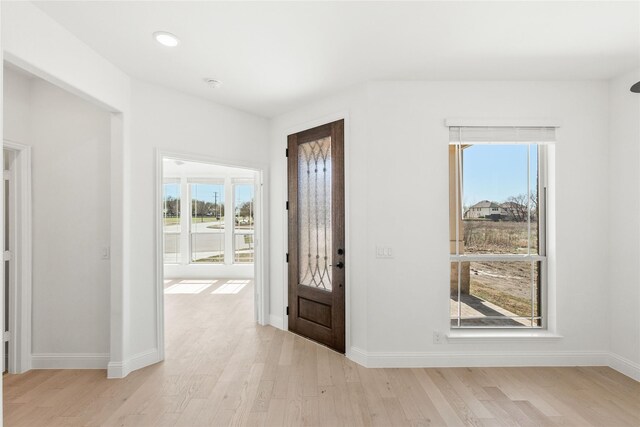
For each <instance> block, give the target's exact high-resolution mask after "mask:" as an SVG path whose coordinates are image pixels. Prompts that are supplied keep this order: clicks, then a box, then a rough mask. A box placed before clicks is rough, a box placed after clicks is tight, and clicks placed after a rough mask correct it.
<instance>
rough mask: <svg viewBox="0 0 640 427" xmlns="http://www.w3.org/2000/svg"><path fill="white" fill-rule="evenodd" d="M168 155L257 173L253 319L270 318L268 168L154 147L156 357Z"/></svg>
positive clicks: (161, 342) (161, 334) (161, 348)
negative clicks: (267, 227)
mask: <svg viewBox="0 0 640 427" xmlns="http://www.w3.org/2000/svg"><path fill="white" fill-rule="evenodd" d="M166 157H167V158H171V159H177V160H183V161H192V162H201V163H211V164H215V165H220V166H228V167H235V168H242V169H250V170H253V171H254V172H256V173H257V175H258V179H257V181H256V184H255V198H256V203H255V208H254V209H255V211H254V212H255V219H254V227H255V228H254V257H255V258H254V263H253V274H254V278H253V280H254V291H253V292H254V318H255V320H256V322H257V323H259V324H260V325H263V326H264V325H267V324H268V321H267V319H268V318H269V285H268V283H267V281H266V278H267V277H269V270H268V269H269V266H268V259H269V256H268V252H267V250H268V248H269V242H268V241H267V240H266V236H268V233H267V232H266V230H265V227H266V225H267V224H268V216H267V213H268V211H269V210H268V209H269V206H268V185H267V184H268V182H267V181H268V176H269V167H268V165H267V164H263V163H253V162H242V161H233V160H227V159H220V158H216V157H212V156H207V155H201V154H189V153H178V152H173V151H165V150H161V149H157V150H156V177H155V180H154V181H155V182H154V187H155V189H154V193H155V203H154V208H155V212H154V219H155V220H154V223H155V240H156V241H155V246H156V259H155V263H156V265H155V276H156V277H155V280H156V314H157V316H156V331H157V343H158V360H159V361H162V360H164V354H165V340H164V335H165V334H164V238H163V227H162V225H163V218H162V207H163V205H162V193H163V187H162V184H163V182H164V180H163V164H162V160H163V159H164V158H166Z"/></svg>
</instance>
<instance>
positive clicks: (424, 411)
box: [4, 282, 640, 427]
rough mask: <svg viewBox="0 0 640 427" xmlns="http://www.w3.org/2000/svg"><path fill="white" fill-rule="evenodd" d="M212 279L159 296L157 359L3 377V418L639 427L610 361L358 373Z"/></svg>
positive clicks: (628, 390)
mask: <svg viewBox="0 0 640 427" xmlns="http://www.w3.org/2000/svg"><path fill="white" fill-rule="evenodd" d="M221 285H223V283H222V282H217V283H215V284H213V285H212V286H210V287H208V288H207V289H205V290H204V291H202V292H200V293H199V294H184V295H183V294H172V295H167V296H166V323H167V327H166V341H167V352H166V361H165V362H164V363H160V364H158V365H155V366H151V367H148V368H145V369H142V370H140V371H136V372H133V373H132V374H130V375H129V376H128V377H127V378H125V379H122V380H107V379H106V378H105V372H104V371H62V370H50V371H42V370H40V371H38V370H34V371H31V372H28V373H26V374H23V375H9V376H5V378H4V405H5V406H4V410H5V425H6V426H30V427H31V426H58V425H60V426H62V425H64V426H76V425H78V426H80V425H109V426H116V425H117V426H207V425H214V426H225V425H267V426H279V425H291V426H299V425H310V426H316V425H317V426H339V425H345V426H358V425H377V426H393V425H416V426H417V425H453V426H458V425H482V426H484V425H499V426H512V425H513V426H515V425H520V426H534V425H573V426H591V425H597V426H639V425H640V385H639V384H638V383H637V382H634V381H633V380H631V379H629V378H627V377H625V376H623V375H621V374H619V373H617V372H615V371H613V370H611V369H609V368H596V367H594V368H490V369H489V368H473V369H466V368H458V369H366V368H363V367H361V366H358V365H357V364H355V363H353V362H350V361H349V360H347V359H346V358H345V357H343V356H341V355H338V354H336V353H334V352H332V351H330V350H328V349H326V348H324V347H321V346H319V345H316V344H314V343H312V342H309V341H307V340H305V339H302V338H300V337H298V336H295V335H292V334H290V333H287V332H282V331H280V330H277V329H275V328H272V327H261V326H256V325H255V324H254V323H253V320H252V317H253V307H252V293H253V289H252V285H251V284H248V285H247V286H245V287H244V288H243V289H242V290H241V291H240V293H238V294H212V292H213V290H214V289H217V288H218V287H219V286H221Z"/></svg>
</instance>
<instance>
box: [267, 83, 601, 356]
mask: <svg viewBox="0 0 640 427" xmlns="http://www.w3.org/2000/svg"><path fill="white" fill-rule="evenodd" d="M607 108H608V87H607V84H606V83H605V82H382V83H372V84H370V85H368V86H367V87H366V88H365V89H357V90H355V91H354V92H352V95H351V96H350V97H349V96H341V97H335V98H330V99H327V100H324V101H322V102H319V103H317V104H314V105H312V106H309V107H308V108H305V109H303V110H299V111H295V112H292V113H289V114H285V115H283V116H280V117H277V118H276V119H274V121H273V128H272V134H271V146H272V163H273V165H272V183H273V190H274V191H273V193H272V205H271V206H272V210H271V215H272V221H271V236H272V242H271V253H272V256H271V260H272V264H271V272H272V274H271V302H272V304H271V310H272V319H273V320H274V323H277V320H278V318H279V317H282V316H283V304H282V303H280V301H283V299H284V298H283V296H282V295H283V292H284V289H283V286H284V284H285V283H286V278H285V272H286V270H285V268H286V267H285V264H284V262H283V254H284V252H285V247H286V243H285V242H284V237H285V229H284V227H285V225H286V220H285V219H284V218H285V212H284V209H283V206H284V200H285V198H284V197H285V184H284V183H285V179H286V169H285V166H284V165H285V158H284V156H283V154H282V153H283V149H284V147H285V141H286V135H287V133H291V132H292V131H297V130H300V129H303V128H304V125H305V123H306V124H309V123H311V122H313V121H317V120H321V119H322V118H323V117H329V116H331V115H332V114H334V113H336V112H340V111H348V115H349V122H350V129H349V131H348V132H347V134H346V139H347V144H348V145H347V153H348V157H349V163H348V165H347V176H348V179H349V181H350V190H349V194H350V196H349V197H348V198H347V206H348V209H349V214H348V219H347V221H348V224H349V227H350V231H349V233H348V239H349V240H350V242H351V243H350V244H351V251H350V256H349V258H348V262H349V264H347V268H348V269H350V271H349V273H348V274H349V276H348V277H349V278H350V282H348V287H349V288H348V289H347V292H348V293H350V294H351V303H350V310H351V315H350V320H351V324H352V330H351V346H352V348H351V352H352V354H351V356H352V357H354V358H356V359H358V360H361V361H364V362H365V363H369V364H370V365H375V364H387V365H393V364H395V365H408V364H425V365H428V364H455V363H475V364H482V363H494V364H497V363H522V361H523V360H524V359H523V358H522V357H520V355H521V354H522V352H524V353H525V354H531V353H532V352H533V354H534V356H535V354H542V353H545V354H546V355H547V356H549V357H546V359H545V360H546V363H559V361H560V360H561V359H562V360H567V361H568V360H569V359H571V361H570V362H567V363H574V362H579V361H582V363H594V361H602V358H603V357H605V356H603V355H604V354H605V353H606V349H607V347H608V342H607V341H608V337H607V335H608V333H609V329H608V325H607V311H608V307H607V304H606V303H603V297H604V296H605V295H606V294H607V293H608V285H607V274H608V267H607V259H608V242H609V240H608V227H607V223H608V214H609V212H608V207H607V205H606V204H593V205H590V208H589V210H590V214H589V215H588V216H580V215H576V214H575V210H576V206H581V205H582V204H584V203H585V201H587V200H593V198H594V197H595V198H600V199H602V198H603V197H606V196H605V195H606V193H607V190H608V172H609V171H608V165H607V162H606V161H605V162H603V159H605V160H606V159H607V158H608V150H607V146H608V127H607V124H608V112H607ZM457 117H468V118H504V119H531V118H534V119H537V118H551V119H556V120H559V121H561V122H562V127H561V129H560V130H559V132H558V143H557V149H556V160H557V164H558V167H557V170H556V173H555V178H556V184H557V187H556V193H557V215H556V222H557V236H556V248H557V255H556V256H555V257H554V258H555V261H556V264H557V272H556V273H555V274H553V275H552V277H551V280H555V282H556V283H557V293H556V296H557V319H556V324H557V332H558V333H559V334H561V335H563V336H564V338H562V339H543V340H533V339H529V340H524V341H515V342H508V343H507V344H505V343H504V342H496V341H495V340H493V341H491V340H489V341H485V342H473V343H468V342H467V341H464V340H462V342H461V341H460V340H456V341H455V342H453V341H450V342H448V343H444V344H434V343H433V341H432V334H433V332H434V331H437V332H447V331H448V329H449V328H448V322H449V304H448V299H449V285H448V284H449V277H448V275H449V255H448V239H449V236H448V226H447V224H448V220H449V219H448V212H447V208H446V207H447V206H448V197H449V195H448V163H447V149H448V145H447V144H448V130H447V128H446V127H445V126H444V119H446V118H457ZM313 124H318V123H317V122H316V123H313ZM307 127H308V126H307ZM552 196H553V195H552ZM381 199H384V200H385V203H388V204H390V205H391V206H402V209H399V208H398V209H392V210H389V211H388V212H385V213H384V214H383V213H381V212H380V210H379V209H377V206H378V204H379V201H380V200H381ZM437 206H441V207H443V208H442V209H434V207H437ZM404 210H408V211H410V212H420V213H421V220H420V222H419V223H418V224H413V225H412V226H411V227H406V226H405V225H404V221H403V218H404V216H405V214H404V213H403V211H404ZM585 231H587V232H585ZM376 245H385V246H390V247H392V248H393V250H394V254H395V257H394V259H376V258H374V253H375V252H374V250H375V246H376ZM585 266H588V267H585ZM279 296H280V298H279V299H278V297H279ZM470 352H474V353H477V354H479V355H478V356H477V357H475V358H471V359H472V360H469V361H463V362H456V360H458V359H460V358H464V355H465V354H470ZM541 352H542V353H541ZM510 354H511V355H512V356H513V357H511V358H510V356H509V355H510ZM483 355H486V357H483ZM552 355H555V356H557V357H555V358H553V357H551V356H552ZM456 358H458V359H456ZM578 359H579V360H578ZM596 359H597V360H596ZM460 360H462V359H460ZM529 362H531V361H529Z"/></svg>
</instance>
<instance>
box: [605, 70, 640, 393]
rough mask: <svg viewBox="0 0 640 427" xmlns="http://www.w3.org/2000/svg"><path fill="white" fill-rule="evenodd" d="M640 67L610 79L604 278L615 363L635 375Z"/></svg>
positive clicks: (638, 368)
mask: <svg viewBox="0 0 640 427" xmlns="http://www.w3.org/2000/svg"><path fill="white" fill-rule="evenodd" d="M638 81H640V70H636V71H634V72H631V73H628V74H625V75H623V76H620V77H618V78H616V79H613V80H611V82H610V84H609V123H610V133H609V135H610V136H609V141H610V144H609V147H610V158H609V167H610V171H611V174H610V186H609V200H608V202H609V206H611V211H610V217H609V229H610V236H609V244H610V246H609V247H610V252H609V260H610V263H611V264H610V273H609V277H608V280H607V283H608V284H609V286H608V294H609V309H610V340H611V342H610V345H611V352H612V353H613V354H614V361H613V363H614V364H615V366H616V368H617V369H619V370H621V371H622V372H625V373H627V375H630V376H634V377H635V378H636V379H637V380H638V381H640V320H639V318H638V313H639V308H638V307H640V223H639V222H638V221H639V219H640V94H636V93H631V92H630V91H629V88H630V87H631V85H632V84H634V83H636V82H638Z"/></svg>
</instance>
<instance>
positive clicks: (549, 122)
mask: <svg viewBox="0 0 640 427" xmlns="http://www.w3.org/2000/svg"><path fill="white" fill-rule="evenodd" d="M444 125H445V126H447V127H555V128H558V127H561V126H562V122H561V121H560V120H557V119H550V118H541V119H495V118H494V119H477V118H475V119H470V118H466V119H465V118H451V119H445V121H444Z"/></svg>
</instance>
